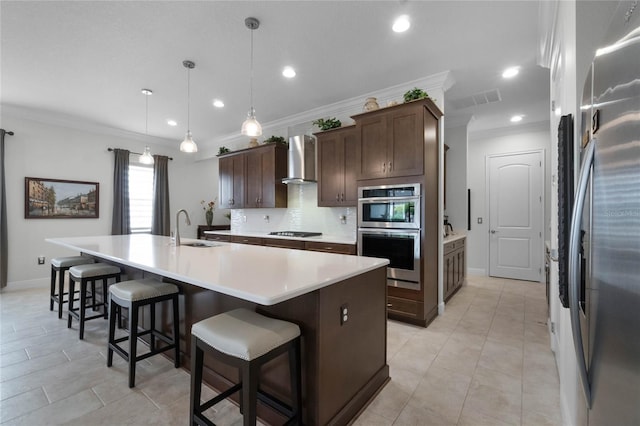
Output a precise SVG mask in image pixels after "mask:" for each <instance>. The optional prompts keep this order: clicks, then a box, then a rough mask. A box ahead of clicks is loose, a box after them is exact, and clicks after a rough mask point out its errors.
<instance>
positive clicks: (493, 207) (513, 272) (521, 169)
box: [487, 151, 543, 281]
mask: <svg viewBox="0 0 640 426" xmlns="http://www.w3.org/2000/svg"><path fill="white" fill-rule="evenodd" d="M542 159H543V157H542V152H541V151H537V152H528V153H523V154H510V155H500V156H492V157H489V159H488V166H487V169H488V172H489V182H488V188H489V275H490V276H492V277H502V278H513V279H519V280H529V281H540V279H541V277H542V249H543V247H542V221H543V216H542V187H543V168H542Z"/></svg>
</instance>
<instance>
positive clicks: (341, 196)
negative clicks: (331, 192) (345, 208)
mask: <svg viewBox="0 0 640 426" xmlns="http://www.w3.org/2000/svg"><path fill="white" fill-rule="evenodd" d="M340 201H344V192H342V193H340Z"/></svg>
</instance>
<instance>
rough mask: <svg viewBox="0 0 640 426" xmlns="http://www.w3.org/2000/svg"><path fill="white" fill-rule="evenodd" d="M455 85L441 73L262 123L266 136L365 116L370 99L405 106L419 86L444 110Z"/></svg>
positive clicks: (229, 139) (232, 137)
mask: <svg viewBox="0 0 640 426" xmlns="http://www.w3.org/2000/svg"><path fill="white" fill-rule="evenodd" d="M454 84H455V79H454V77H453V74H452V73H451V71H443V72H441V73H438V74H433V75H430V76H427V77H422V78H419V79H417V80H413V81H408V82H405V83H401V84H397V85H395V86H391V87H387V88H385V89H380V90H376V91H373V92H369V93H364V94H362V95H359V96H355V97H352V98H349V99H345V100H342V101H338V102H334V103H332V104H329V105H324V106H321V107H318V108H313V109H310V110H308V111H304V112H300V113H298V114H294V115H290V116H288V117H285V118H282V119H279V120H274V121H270V122H268V123H262V130H263V133H267V132H265V130H270V129H271V130H273V129H283V128H286V127H293V126H299V125H302V124H304V123H310V122H311V121H314V120H316V119H318V117H327V116H336V117H338V118H341V117H345V118H348V117H351V116H352V115H355V114H359V113H361V112H362V105H364V101H365V99H366V98H370V97H375V98H376V99H377V100H378V104H380V105H387V104H388V103H389V102H390V101H397V102H401V101H402V95H403V94H404V92H406V91H407V90H411V89H413V88H414V87H417V86H420V87H422V88H424V90H426V91H427V93H431V92H433V93H437V94H438V95H437V97H436V102H435V103H436V105H438V107H439V108H440V109H441V110H444V106H443V102H444V99H443V98H444V92H445V91H447V90H449V89H450V88H451V86H453V85H454ZM287 136H289V135H287ZM244 139H246V137H243V136H240V135H239V134H238V133H237V132H234V133H230V134H228V135H225V136H222V137H220V138H216V139H215V140H213V141H209V142H205V144H207V145H210V144H213V143H216V144H222V145H224V144H233V143H236V142H237V141H238V140H244Z"/></svg>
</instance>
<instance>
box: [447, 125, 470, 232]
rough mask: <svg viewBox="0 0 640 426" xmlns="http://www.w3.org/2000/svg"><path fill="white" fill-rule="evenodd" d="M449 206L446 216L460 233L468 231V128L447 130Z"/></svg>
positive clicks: (461, 127)
mask: <svg viewBox="0 0 640 426" xmlns="http://www.w3.org/2000/svg"><path fill="white" fill-rule="evenodd" d="M443 138H444V143H445V144H447V145H448V146H449V150H448V151H447V153H446V158H445V161H446V164H445V167H446V174H447V176H446V178H447V179H446V182H445V184H446V188H445V192H446V194H447V201H446V203H447V205H446V207H447V208H446V209H445V211H444V214H446V215H447V216H449V223H451V224H452V225H453V228H454V229H455V230H456V231H458V230H460V231H462V232H466V230H467V126H466V125H464V126H459V127H452V128H445V131H444V135H443Z"/></svg>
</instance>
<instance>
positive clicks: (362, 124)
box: [356, 113, 388, 179]
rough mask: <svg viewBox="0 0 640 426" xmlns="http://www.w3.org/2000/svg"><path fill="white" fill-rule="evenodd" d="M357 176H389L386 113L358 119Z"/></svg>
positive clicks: (362, 177) (363, 177)
mask: <svg viewBox="0 0 640 426" xmlns="http://www.w3.org/2000/svg"><path fill="white" fill-rule="evenodd" d="M357 137H358V143H357V144H356V148H357V153H356V157H357V161H358V164H357V167H356V169H357V177H358V179H374V178H381V177H386V176H387V138H388V135H387V116H386V114H384V113H379V114H375V115H372V116H367V117H363V118H362V119H360V120H358V121H357Z"/></svg>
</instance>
